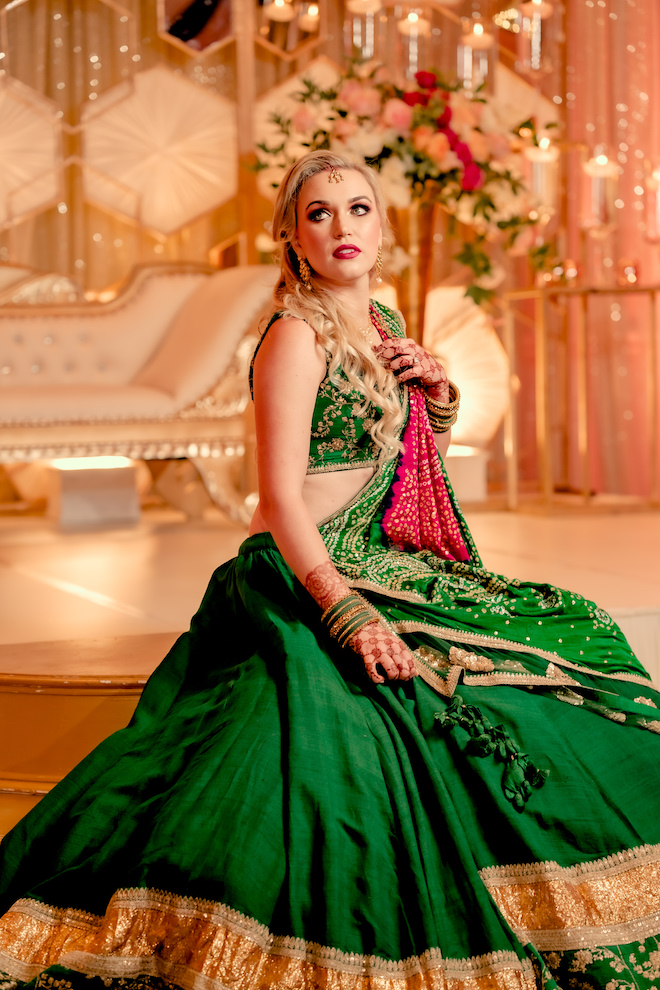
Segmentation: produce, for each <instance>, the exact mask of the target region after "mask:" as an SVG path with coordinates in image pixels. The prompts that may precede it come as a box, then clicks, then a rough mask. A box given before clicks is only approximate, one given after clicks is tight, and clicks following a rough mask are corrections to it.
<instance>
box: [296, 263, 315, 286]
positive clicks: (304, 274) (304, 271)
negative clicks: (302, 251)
mask: <svg viewBox="0 0 660 990" xmlns="http://www.w3.org/2000/svg"><path fill="white" fill-rule="evenodd" d="M298 272H299V274H300V281H301V282H302V284H303V285H304V286H305V288H306V289H311V287H312V276H311V272H310V269H309V265H308V264H307V259H306V258H298Z"/></svg>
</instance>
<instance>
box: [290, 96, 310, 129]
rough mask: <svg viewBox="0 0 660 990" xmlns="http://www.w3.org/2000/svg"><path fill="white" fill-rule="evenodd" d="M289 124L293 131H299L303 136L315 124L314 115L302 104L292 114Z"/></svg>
mask: <svg viewBox="0 0 660 990" xmlns="http://www.w3.org/2000/svg"><path fill="white" fill-rule="evenodd" d="M291 123H292V124H293V129H294V130H295V131H300V132H301V133H303V134H304V133H305V131H310V130H311V129H312V128H313V127H314V125H315V124H316V115H315V113H314V111H313V110H311V109H310V107H308V106H306V105H305V104H304V103H303V104H302V105H301V106H299V107H298V109H297V110H296V112H295V113H294V115H293V117H292V118H291Z"/></svg>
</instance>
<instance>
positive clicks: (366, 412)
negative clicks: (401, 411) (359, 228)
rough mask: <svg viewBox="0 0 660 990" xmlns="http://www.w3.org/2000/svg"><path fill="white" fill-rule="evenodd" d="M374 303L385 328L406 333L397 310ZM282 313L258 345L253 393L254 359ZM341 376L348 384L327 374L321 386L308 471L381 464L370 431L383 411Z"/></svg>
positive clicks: (394, 333) (391, 332)
mask: <svg viewBox="0 0 660 990" xmlns="http://www.w3.org/2000/svg"><path fill="white" fill-rule="evenodd" d="M372 304H373V306H374V307H375V309H376V310H377V312H378V314H379V316H381V317H382V320H381V323H382V326H383V328H384V329H385V330H386V331H387V332H388V334H389V335H390V336H391V337H403V336H405V334H404V331H403V327H402V324H401V322H400V319H399V317H398V314H397V313H395V312H394V310H391V309H389V307H387V306H384V305H383V304H382V303H377V302H374V301H373V300H372ZM281 315H282V313H281V312H278V313H274V314H273V316H272V317H271V319H270V321H269V323H268V325H267V327H266V329H265V330H264V332H263V334H262V336H261V340H260V341H259V343H258V344H257V348H256V350H255V352H254V356H253V358H252V364H251V366H250V392H252V368H253V365H254V359H255V357H256V356H257V353H258V351H259V347H260V346H261V342H262V341H263V339H264V337H265V336H266V334H267V333H268V331H269V329H270V327H271V326H272V325H273V323H275V321H276V320H278V319H279V318H280V316H281ZM326 367H327V366H326ZM338 375H339V378H340V380H343V381H344V382H345V383H346V384H345V386H342V385H336V384H335V383H334V382H333V381H331V380H330V378H329V376H328V375H327V374H326V377H325V378H324V379H323V381H322V382H321V384H320V385H319V390H318V393H317V396H316V402H315V404H314V412H313V414H312V428H311V435H310V443H309V459H308V462H307V474H320V473H321V472H323V471H342V470H347V469H349V468H357V467H375V466H376V465H377V464H378V456H379V448H378V445H377V444H376V443H375V442H374V440H373V438H372V436H371V433H370V431H371V428H372V427H373V425H374V423H375V422H376V420H377V419H378V418H379V417H380V415H381V412H380V410H379V409H378V407H377V406H375V405H374V404H373V403H371V402H368V401H366V400H365V397H364V395H362V393H361V392H359V391H358V390H357V389H355V388H352V387H351V386H350V384H349V382H348V379H347V378H346V376H345V374H344V373H343V371H342V370H341V369H339V373H338Z"/></svg>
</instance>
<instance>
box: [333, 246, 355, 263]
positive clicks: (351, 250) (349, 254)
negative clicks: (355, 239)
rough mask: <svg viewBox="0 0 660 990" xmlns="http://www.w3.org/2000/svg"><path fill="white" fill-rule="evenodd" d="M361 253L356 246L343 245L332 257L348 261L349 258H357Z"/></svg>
mask: <svg viewBox="0 0 660 990" xmlns="http://www.w3.org/2000/svg"><path fill="white" fill-rule="evenodd" d="M361 253H362V252H361V251H360V249H359V247H356V246H355V244H342V245H341V246H340V247H338V248H337V250H336V251H333V252H332V257H333V258H339V259H340V260H346V259H347V258H357V256H358V254H361Z"/></svg>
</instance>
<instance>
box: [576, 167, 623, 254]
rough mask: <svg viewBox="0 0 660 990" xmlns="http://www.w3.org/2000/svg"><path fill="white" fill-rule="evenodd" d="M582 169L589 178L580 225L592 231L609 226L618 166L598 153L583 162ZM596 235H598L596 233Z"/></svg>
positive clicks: (611, 220) (611, 217) (612, 215)
mask: <svg viewBox="0 0 660 990" xmlns="http://www.w3.org/2000/svg"><path fill="white" fill-rule="evenodd" d="M582 170H583V172H584V174H585V175H586V176H587V178H588V179H589V187H588V192H587V203H585V207H586V210H585V216H584V217H583V220H582V225H583V227H585V228H586V229H587V230H593V231H594V232H597V231H599V230H600V229H603V228H609V226H610V225H611V224H612V222H613V217H614V211H613V209H612V207H613V202H614V188H615V185H616V178H617V175H618V167H617V165H616V163H615V162H611V161H610V160H609V158H608V157H607V155H606V154H600V155H596V156H595V157H594V158H590V159H589V161H588V162H585V163H584V164H583V166H582ZM596 236H598V234H597V233H596Z"/></svg>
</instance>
